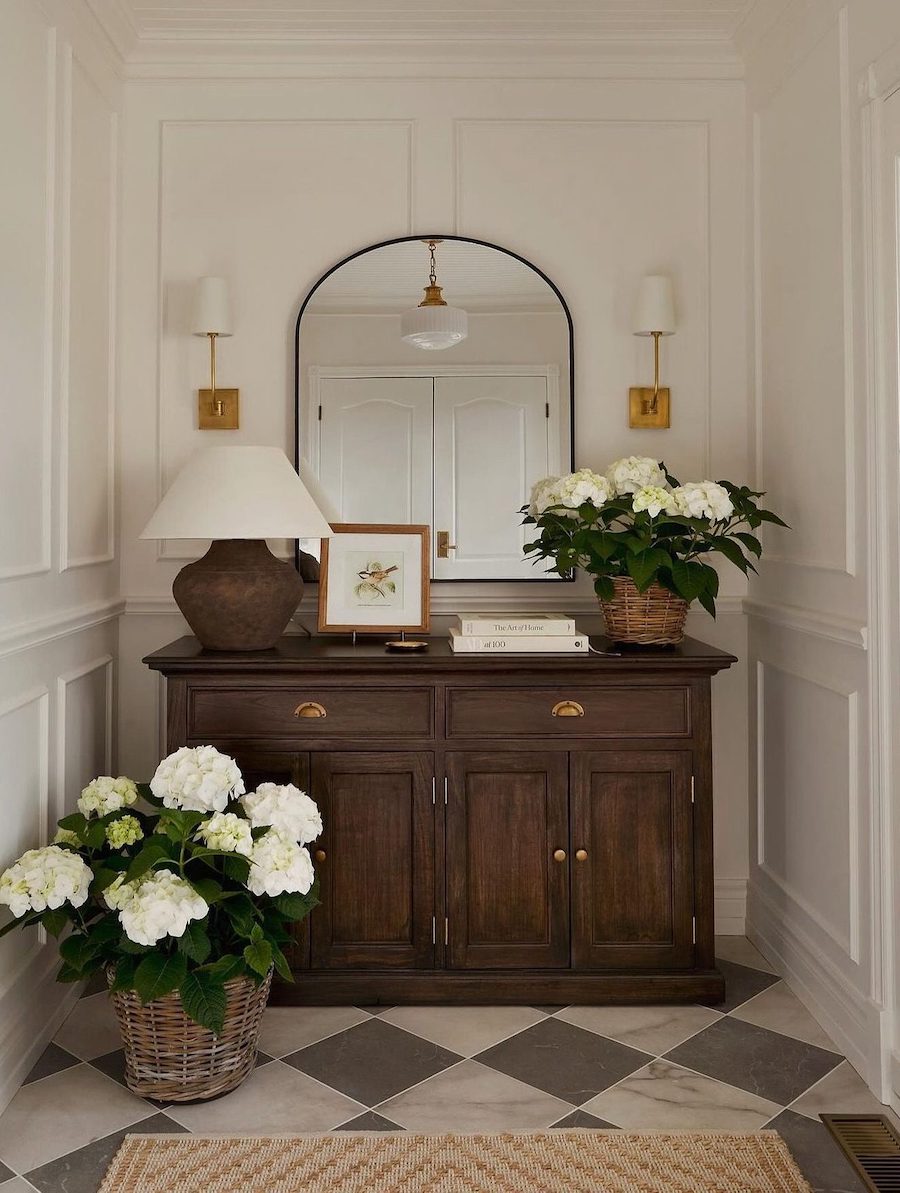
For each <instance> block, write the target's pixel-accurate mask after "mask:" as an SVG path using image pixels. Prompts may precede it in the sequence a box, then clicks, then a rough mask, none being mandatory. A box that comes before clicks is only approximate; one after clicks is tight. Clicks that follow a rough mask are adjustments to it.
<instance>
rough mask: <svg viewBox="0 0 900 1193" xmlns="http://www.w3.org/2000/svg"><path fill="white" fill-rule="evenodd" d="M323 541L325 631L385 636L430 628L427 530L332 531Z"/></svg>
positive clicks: (345, 526) (348, 526)
mask: <svg viewBox="0 0 900 1193" xmlns="http://www.w3.org/2000/svg"><path fill="white" fill-rule="evenodd" d="M331 530H332V538H330V539H323V540H322V559H321V564H320V572H319V629H320V630H322V631H324V632H326V633H328V632H332V633H362V634H382V633H388V634H389V633H399V632H400V631H401V630H414V631H418V632H419V633H422V632H424V631H426V630H427V629H428V625H429V601H428V595H429V579H430V573H429V563H430V559H431V545H430V541H429V528H428V527H427V526H367V525H364V524H361V523H355V522H354V523H350V522H344V523H338V524H337V525H332V527H331Z"/></svg>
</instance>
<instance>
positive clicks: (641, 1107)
mask: <svg viewBox="0 0 900 1193" xmlns="http://www.w3.org/2000/svg"><path fill="white" fill-rule="evenodd" d="M581 1109H582V1110H586V1111H587V1112H588V1114H594V1115H596V1116H597V1118H602V1119H605V1120H606V1121H607V1122H610V1123H615V1124H616V1125H617V1126H619V1127H626V1128H628V1129H633V1130H665V1131H668V1130H695V1131H701V1130H717V1131H719V1130H721V1131H757V1130H759V1128H760V1127H761V1126H762V1125H763V1123H765V1122H768V1120H769V1119H770V1118H772V1117H773V1115H775V1114H777V1113H778V1111H779V1110H780V1109H781V1107H780V1106H778V1105H777V1104H776V1103H775V1102H770V1101H768V1100H767V1099H765V1098H760V1097H757V1096H756V1094H751V1093H747V1092H746V1091H745V1090H742V1089H735V1088H734V1087H733V1086H731V1085H724V1084H723V1083H722V1082H721V1081H715V1080H714V1079H713V1078H712V1077H704V1076H703V1074H701V1073H694V1072H692V1071H691V1070H690V1069H683V1068H681V1066H680V1065H673V1064H671V1063H670V1062H669V1061H665V1060H655V1061H653V1062H652V1063H651V1064H649V1065H646V1066H645V1067H644V1068H643V1069H639V1070H638V1072H637V1073H632V1075H631V1076H630V1077H626V1078H625V1080H624V1081H621V1082H619V1084H618V1085H614V1086H613V1087H612V1089H608V1090H605V1091H604V1092H603V1093H602V1094H598V1095H597V1097H595V1098H591V1100H590V1101H589V1102H585V1104H584V1105H583V1106H582V1107H581Z"/></svg>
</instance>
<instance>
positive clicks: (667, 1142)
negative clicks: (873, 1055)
mask: <svg viewBox="0 0 900 1193" xmlns="http://www.w3.org/2000/svg"><path fill="white" fill-rule="evenodd" d="M100 1193H810V1188H809V1185H808V1184H807V1183H806V1181H805V1180H804V1179H803V1177H802V1175H801V1173H800V1171H799V1169H798V1168H797V1166H796V1164H795V1163H794V1161H793V1159H792V1158H791V1154H790V1152H789V1151H788V1149H787V1147H786V1146H785V1144H784V1143H783V1142H782V1140H781V1139H780V1138H779V1137H778V1135H777V1134H776V1133H775V1132H774V1131H761V1132H759V1133H758V1134H755V1135H737V1134H731V1133H724V1132H691V1133H688V1132H656V1131H651V1132H646V1133H641V1134H626V1133H625V1132H623V1131H583V1130H582V1131H578V1130H571V1131H560V1130H557V1131H548V1132H538V1133H535V1134H508V1135H406V1134H400V1133H396V1134H381V1135H376V1134H359V1135H351V1134H348V1135H344V1134H335V1135H318V1136H313V1135H292V1136H268V1137H260V1138H240V1137H239V1138H235V1137H234V1136H218V1137H216V1136H197V1135H190V1136H187V1135H129V1136H128V1137H127V1138H126V1140H125V1142H124V1143H123V1144H122V1146H121V1148H120V1149H119V1151H118V1153H117V1154H116V1156H115V1158H114V1159H113V1162H112V1165H111V1166H110V1169H109V1171H108V1172H107V1174H106V1179H105V1180H104V1182H103V1186H102V1188H101V1191H100Z"/></svg>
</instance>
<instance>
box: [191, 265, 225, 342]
mask: <svg viewBox="0 0 900 1193" xmlns="http://www.w3.org/2000/svg"><path fill="white" fill-rule="evenodd" d="M191 329H192V331H193V333H194V335H195V336H208V335H217V336H230V335H232V334H233V332H234V326H233V323H232V319H231V297H230V295H229V293H228V282H227V281H226V280H225V278H200V280H199V281H198V282H197V285H196V288H195V290H194V312H193V320H192V325H191Z"/></svg>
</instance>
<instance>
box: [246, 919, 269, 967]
mask: <svg viewBox="0 0 900 1193" xmlns="http://www.w3.org/2000/svg"><path fill="white" fill-rule="evenodd" d="M244 960H245V961H246V963H247V965H248V966H249V967H250V969H252V970H254V971H255V972H256V973H258V974H260V975H262V977H265V976H266V974H267V973H268V972H269V970H270V969H271V968H272V946H271V944H270V943H269V942H268V941H267V940H266V939H265V938H264V937H263V936H262V930H261V929H260V930H259V936H258V937H257V938H256V939H255V940H251V941H250V944H248V945H247V947H246V948H245V949H244Z"/></svg>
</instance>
